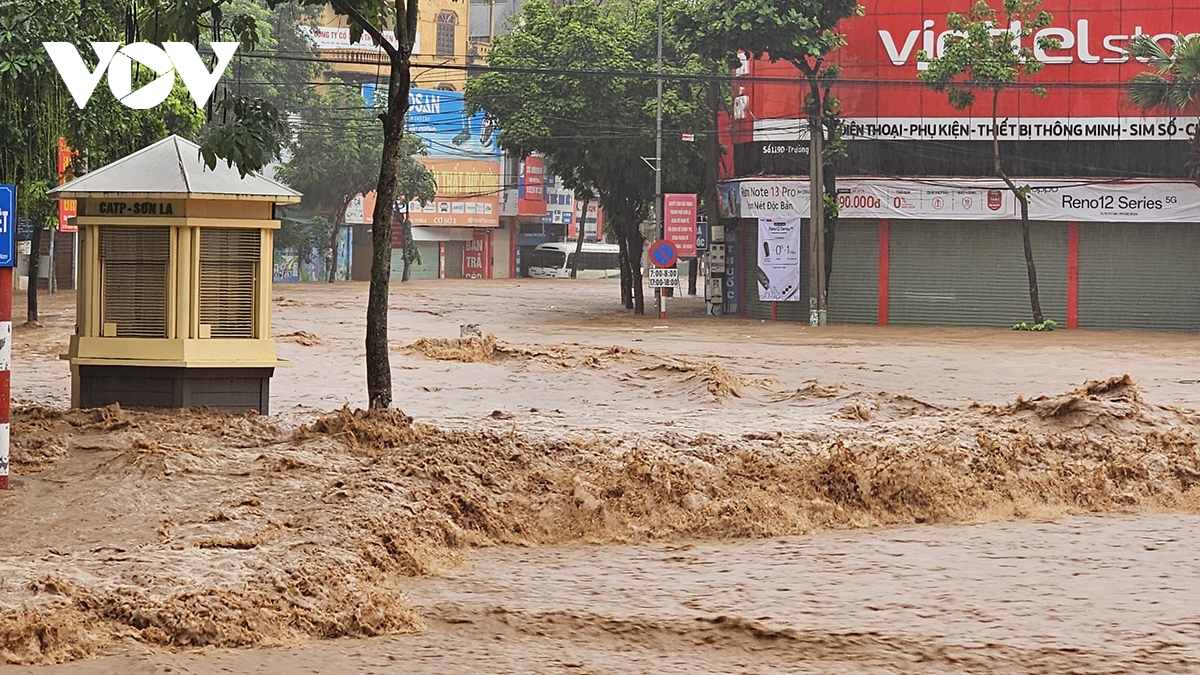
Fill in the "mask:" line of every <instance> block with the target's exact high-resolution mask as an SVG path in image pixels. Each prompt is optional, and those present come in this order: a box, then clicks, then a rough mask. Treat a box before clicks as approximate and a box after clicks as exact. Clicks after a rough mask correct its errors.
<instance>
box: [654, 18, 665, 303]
mask: <svg viewBox="0 0 1200 675" xmlns="http://www.w3.org/2000/svg"><path fill="white" fill-rule="evenodd" d="M662 75H663V0H658V101H657V114H656V115H655V118H656V119H655V129H656V131H655V134H656V135H655V142H654V143H655V145H654V148H655V150H654V156H655V157H656V158H657V159H656V160H655V163H654V214H655V217H656V218H657V220H658V223H657V225H658V239H663V238H664V237H666V236H667V234H666V220H665V215H666V214H664V213H663V210H664V209H663V180H662V172H663V79H662ZM654 297H655V299H656V300H657V304H658V318H659V319H660V320H661V319H665V318H667V295H666V293H664V292H663V289H661V288H656V289H654Z"/></svg>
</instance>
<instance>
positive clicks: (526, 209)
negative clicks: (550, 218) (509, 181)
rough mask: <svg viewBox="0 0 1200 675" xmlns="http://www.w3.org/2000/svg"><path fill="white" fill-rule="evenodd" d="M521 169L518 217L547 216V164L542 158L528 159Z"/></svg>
mask: <svg viewBox="0 0 1200 675" xmlns="http://www.w3.org/2000/svg"><path fill="white" fill-rule="evenodd" d="M522 164H523V166H522V168H521V189H520V198H519V199H518V200H517V215H520V216H544V215H546V163H545V161H544V160H543V159H542V158H541V157H526V158H525V161H524V162H523V163H522Z"/></svg>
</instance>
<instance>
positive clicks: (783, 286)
mask: <svg viewBox="0 0 1200 675" xmlns="http://www.w3.org/2000/svg"><path fill="white" fill-rule="evenodd" d="M756 274H757V278H758V299H759V300H762V301H764V302H799V301H800V219H799V218H759V219H758V270H757V272H756Z"/></svg>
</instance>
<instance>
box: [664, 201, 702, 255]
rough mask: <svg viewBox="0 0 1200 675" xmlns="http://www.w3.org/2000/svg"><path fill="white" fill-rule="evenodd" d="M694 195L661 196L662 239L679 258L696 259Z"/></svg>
mask: <svg viewBox="0 0 1200 675" xmlns="http://www.w3.org/2000/svg"><path fill="white" fill-rule="evenodd" d="M697 202H698V200H697V198H696V195H679V194H667V195H663V204H664V208H663V214H664V215H663V238H664V239H666V240H667V241H669V242H671V244H673V245H674V246H675V255H677V256H679V257H680V258H695V257H696V215H697V210H698V209H697Z"/></svg>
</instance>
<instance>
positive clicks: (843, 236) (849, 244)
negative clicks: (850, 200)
mask: <svg viewBox="0 0 1200 675" xmlns="http://www.w3.org/2000/svg"><path fill="white" fill-rule="evenodd" d="M828 304H829V322H830V323H867V324H873V323H877V322H878V321H879V222H878V221H874V220H839V221H838V222H837V225H836V229H835V230H834V238H833V273H832V274H831V275H830V277H829V298H828Z"/></svg>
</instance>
